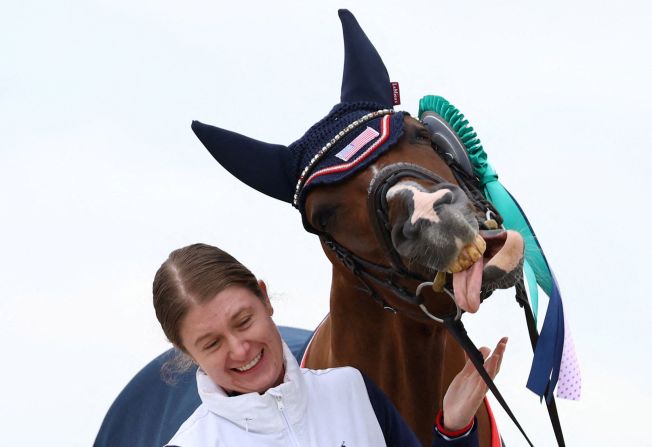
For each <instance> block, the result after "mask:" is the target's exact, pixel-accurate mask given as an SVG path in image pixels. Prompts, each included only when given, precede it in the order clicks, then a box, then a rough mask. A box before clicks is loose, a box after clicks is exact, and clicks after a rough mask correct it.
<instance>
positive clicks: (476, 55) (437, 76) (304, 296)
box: [0, 0, 652, 447]
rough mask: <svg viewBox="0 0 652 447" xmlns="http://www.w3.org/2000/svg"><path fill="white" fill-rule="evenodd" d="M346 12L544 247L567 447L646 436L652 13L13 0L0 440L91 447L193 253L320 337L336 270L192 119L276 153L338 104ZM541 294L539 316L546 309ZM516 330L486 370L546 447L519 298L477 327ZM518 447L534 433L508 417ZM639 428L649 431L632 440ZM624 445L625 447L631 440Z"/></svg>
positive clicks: (5, 60)
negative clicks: (458, 131) (180, 256)
mask: <svg viewBox="0 0 652 447" xmlns="http://www.w3.org/2000/svg"><path fill="white" fill-rule="evenodd" d="M338 7H347V8H349V9H351V11H352V12H353V13H354V14H355V15H356V17H357V18H358V20H359V21H360V23H361V25H362V26H363V28H364V29H365V31H366V32H367V34H368V35H369V36H370V38H371V40H372V42H374V44H375V46H376V48H377V49H378V50H379V52H380V54H381V56H382V57H383V59H384V61H385V64H386V66H387V68H388V71H389V73H390V77H391V79H392V80H394V81H398V82H400V85H401V96H402V105H401V106H398V108H399V109H402V110H407V111H409V112H411V113H413V114H416V111H417V104H418V99H419V98H420V97H421V96H423V95H426V94H439V95H442V96H444V97H446V98H447V99H448V100H450V101H451V102H452V103H453V104H455V105H456V106H457V107H458V108H459V109H460V110H461V111H462V112H463V113H464V114H465V115H466V117H467V118H468V119H469V120H470V122H471V124H472V125H473V126H474V128H475V130H476V131H477V132H478V135H479V137H480V138H481V140H482V142H483V144H484V147H485V149H486V151H487V152H488V154H489V157H490V162H491V163H492V165H493V166H494V167H495V168H496V169H497V171H498V173H499V174H500V178H501V181H502V182H503V184H504V185H505V186H506V187H507V188H508V189H509V190H510V191H511V192H512V193H513V194H514V195H515V196H516V197H517V199H518V200H519V202H520V203H521V205H522V206H523V208H524V209H525V211H526V213H527V215H528V217H529V219H530V221H531V222H532V223H533V225H534V228H535V230H536V232H537V234H538V235H539V238H540V240H541V242H542V245H543V247H544V249H545V251H546V254H547V256H548V259H549V260H550V262H551V265H552V267H553V269H554V271H555V273H556V276H557V278H558V280H559V282H560V285H561V288H562V294H563V296H564V302H565V308H566V314H567V318H568V321H569V324H570V326H571V328H572V330H573V335H574V337H575V344H576V348H577V351H578V355H579V358H580V362H581V366H582V370H583V375H584V396H583V399H582V401H580V402H566V401H560V402H558V406H559V412H560V416H561V421H562V425H563V427H564V430H565V434H566V438H567V443H568V445H596V446H602V445H604V446H607V445H628V444H629V445H631V444H632V443H636V445H652V441H649V439H646V440H644V441H641V438H643V437H644V436H647V432H646V430H645V428H644V427H645V426H646V425H644V424H647V423H648V421H647V417H646V416H647V415H648V414H649V410H648V406H649V402H650V398H652V386H650V382H649V377H650V374H651V373H652V368H651V366H652V361H651V359H650V355H649V352H648V351H649V350H648V349H647V345H648V343H647V339H648V337H649V333H648V331H647V330H646V329H648V328H649V327H650V324H649V323H648V318H649V315H650V310H651V305H650V300H649V299H648V295H649V292H648V290H647V289H648V287H647V285H648V283H649V279H650V273H649V270H650V267H651V263H650V261H649V256H648V255H646V254H645V253H649V252H650V250H651V249H652V244H651V243H650V238H649V236H648V234H647V232H648V231H649V228H650V221H651V218H652V213H650V210H649V205H648V202H649V199H648V197H647V194H645V193H646V192H647V186H648V185H647V181H646V180H647V179H649V175H648V172H647V170H648V169H649V166H650V165H651V162H652V156H651V155H650V151H651V149H652V144H651V143H650V137H649V136H648V129H647V126H648V122H649V121H650V119H651V118H652V93H651V89H650V85H649V83H650V79H652V59H651V58H650V57H649V56H646V54H648V53H649V48H650V42H652V31H651V29H650V23H651V22H652V20H651V19H652V7H650V5H649V3H648V2H644V1H620V2H607V1H590V2H589V1H574V2H572V1H547V2H536V3H534V2H519V1H513V0H506V1H493V2H487V1H465V2H459V1H458V2H452V1H448V2H444V1H429V2H414V1H404V2H401V3H398V2H386V1H380V0H375V1H348V2H343V3H334V2H330V1H324V2H320V3H319V4H317V5H313V4H312V3H310V4H309V3H308V2H296V3H293V2H289V1H275V2H263V1H258V0H256V1H249V2H217V1H214V2H207V1H203V0H201V1H200V0H190V1H186V2H183V3H181V2H173V1H169V0H163V1H161V0H158V1H152V0H135V1H123V0H111V1H108V0H87V1H80V0H68V1H59V2H46V1H34V0H25V1H21V2H14V3H12V4H6V5H4V7H3V8H2V14H0V29H2V32H1V33H2V39H0V55H1V56H2V64H1V67H2V68H1V69H0V213H1V214H0V215H1V218H2V219H1V221H2V224H1V228H2V231H1V232H0V247H1V248H2V251H3V253H4V256H3V257H2V258H0V272H2V276H1V281H0V296H1V297H2V298H1V299H0V337H1V339H2V340H4V341H5V343H4V348H3V351H4V355H3V358H4V361H3V362H2V364H3V366H2V368H1V369H0V391H1V396H2V398H1V399H0V433H2V440H3V443H4V444H7V445H45V444H47V445H55V446H59V445H60V446H66V447H69V446H88V445H91V444H92V442H93V440H94V438H95V435H96V433H97V430H98V428H99V425H100V423H101V421H102V418H103V417H104V414H105V413H106V411H107V409H108V408H109V406H110V405H111V402H112V401H113V399H114V398H115V397H116V395H117V394H118V393H119V391H120V390H121V389H122V388H123V387H124V385H126V383H127V382H128V381H129V379H130V378H131V377H133V375H134V374H135V373H136V372H137V371H138V370H139V369H140V368H141V367H143V366H144V365H145V364H146V363H147V362H149V361H150V360H151V359H152V358H154V357H155V356H156V355H158V354H159V353H161V352H163V351H164V350H166V349H167V348H168V344H167V343H166V341H165V338H164V336H163V333H162V331H161V330H160V327H159V326H158V323H157V321H156V318H155V316H154V311H153V308H152V305H151V282H152V279H153V275H154V272H155V271H156V269H157V268H158V266H159V265H160V264H161V262H163V260H164V259H165V258H166V256H167V254H168V253H169V252H170V251H171V250H173V249H175V248H178V247H180V246H183V245H187V244H189V243H193V242H206V243H210V244H214V245H218V246H220V247H221V248H224V249H226V250H227V251H230V252H231V253H232V254H233V255H234V256H236V257H237V258H238V259H239V260H241V261H242V262H243V263H244V264H246V265H247V266H249V267H250V268H251V269H252V270H253V271H254V272H255V273H256V274H257V275H258V276H259V277H262V278H263V279H265V280H266V281H267V282H268V284H269V288H270V289H271V292H272V293H273V295H274V297H275V298H274V301H273V303H274V305H275V309H276V313H275V317H276V321H277V323H279V324H285V325H291V326H297V327H302V328H308V329H312V328H314V327H315V326H316V324H317V323H318V322H319V321H320V320H321V318H322V317H323V316H324V314H325V313H326V312H327V309H328V293H329V284H330V275H329V264H328V262H327V260H326V258H325V256H324V255H323V254H322V252H321V249H320V247H319V244H318V241H317V239H316V237H314V236H313V235H310V234H308V233H305V232H304V230H303V228H302V226H301V220H300V217H299V215H298V213H297V212H296V211H295V210H294V209H293V208H292V207H291V206H290V205H288V204H285V203H282V202H279V201H276V200H274V199H271V198H268V197H266V196H263V195H262V194H260V193H257V192H255V191H253V190H251V189H250V188H248V187H247V186H245V185H243V184H241V183H240V182H239V181H237V180H235V179H234V178H233V177H232V176H231V175H230V174H228V173H227V172H226V171H225V170H224V169H222V168H221V167H220V166H219V165H218V164H217V163H216V162H214V160H213V159H212V157H211V156H210V155H209V154H208V152H207V151H206V150H205V149H204V148H203V146H202V145H201V144H200V143H199V141H198V140H196V138H195V136H194V134H193V133H192V131H191V130H190V122H191V120H192V119H199V120H202V121H204V122H207V123H211V124H215V125H218V126H220V127H224V128H227V129H231V130H235V131H238V132H242V133H245V134H247V135H249V136H252V137H254V138H258V139H262V140H265V141H269V142H272V143H283V144H288V143H291V142H292V141H294V140H295V139H296V138H298V137H299V136H300V135H301V134H303V132H304V131H305V130H306V129H307V128H308V126H310V125H311V124H313V123H314V122H315V121H317V120H318V119H320V118H321V117H322V116H323V115H324V114H325V113H326V112H328V110H329V109H330V108H331V106H332V105H333V104H335V103H336V102H337V101H338V98H339V88H340V80H341V72H342V62H343V52H342V39H341V28H340V23H339V20H338V18H337V13H336V11H337V8H338ZM544 310H545V306H544V307H543V309H542V313H543V312H544ZM465 321H466V324H467V327H468V328H469V331H470V334H471V337H472V338H473V339H474V340H475V341H476V343H477V344H478V345H482V344H487V345H493V344H494V343H495V342H496V341H497V340H498V338H499V337H500V336H502V335H508V336H509V337H510V343H509V345H508V350H507V353H506V359H505V362H504V365H503V368H502V370H501V373H500V376H499V378H498V380H497V384H498V386H499V387H500V388H501V390H502V391H503V393H504V394H505V396H506V398H507V400H508V402H509V403H510V405H511V406H512V408H513V410H514V411H515V413H516V414H517V416H518V417H519V418H520V419H521V421H522V422H523V424H524V426H525V428H526V430H527V431H528V433H529V434H530V437H531V438H532V439H533V440H534V442H535V444H536V445H538V446H546V445H552V444H553V442H554V441H553V439H554V438H553V434H552V429H551V428H550V425H549V422H548V420H547V415H546V413H545V409H544V407H543V406H541V405H540V404H539V402H538V399H537V397H536V396H535V395H534V394H532V393H531V392H529V391H528V390H526V389H525V382H526V379H527V374H528V371H529V365H530V361H531V351H530V348H529V341H528V339H527V331H526V327H525V322H524V320H523V316H522V311H521V309H520V308H519V307H518V306H517V305H516V304H515V302H514V299H513V292H512V291H507V292H505V293H499V294H495V295H494V296H493V297H492V298H491V299H490V300H489V301H487V302H485V303H484V304H483V306H482V308H481V309H480V312H479V313H478V314H476V315H473V316H465ZM494 410H495V412H496V413H497V417H498V418H499V425H500V428H501V431H502V432H503V434H504V437H505V440H506V442H507V444H508V445H509V446H510V447H513V446H519V445H523V444H522V442H523V441H522V440H521V438H520V437H519V435H518V433H517V432H516V431H515V429H514V428H513V427H512V426H511V423H510V422H509V421H507V419H506V417H505V416H504V413H502V410H500V409H499V408H498V407H497V405H494ZM641 427H643V428H641ZM637 441H638V442H637Z"/></svg>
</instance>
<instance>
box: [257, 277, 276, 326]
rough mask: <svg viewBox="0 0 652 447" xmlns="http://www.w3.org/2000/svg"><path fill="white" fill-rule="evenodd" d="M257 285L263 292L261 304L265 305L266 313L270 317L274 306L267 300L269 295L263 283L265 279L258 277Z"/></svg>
mask: <svg viewBox="0 0 652 447" xmlns="http://www.w3.org/2000/svg"><path fill="white" fill-rule="evenodd" d="M258 287H259V288H260V291H261V293H262V294H263V304H264V305H265V309H266V310H267V313H268V314H269V316H270V317H271V316H272V315H274V308H273V307H272V303H271V301H270V300H269V296H268V295H267V284H265V281H263V280H262V279H259V280H258Z"/></svg>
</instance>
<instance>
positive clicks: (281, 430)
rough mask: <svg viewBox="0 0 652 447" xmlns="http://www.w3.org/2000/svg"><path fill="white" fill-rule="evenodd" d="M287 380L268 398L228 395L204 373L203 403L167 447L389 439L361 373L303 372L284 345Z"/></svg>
mask: <svg viewBox="0 0 652 447" xmlns="http://www.w3.org/2000/svg"><path fill="white" fill-rule="evenodd" d="M283 351H284V357H285V378H284V381H283V383H282V384H280V385H279V386H277V387H274V388H270V389H269V390H267V391H266V392H265V394H262V395H261V394H258V393H248V394H243V395H240V396H233V397H229V396H227V395H226V393H225V392H224V391H223V390H222V389H221V388H220V387H219V386H216V385H215V384H214V383H213V381H212V380H211V379H210V378H209V377H208V376H207V375H206V374H205V373H204V372H203V371H201V370H197V388H198V390H199V396H200V398H201V401H202V403H201V405H200V406H199V407H198V408H197V410H195V412H194V413H193V414H192V415H191V416H190V417H189V418H188V419H187V420H186V421H185V422H184V423H183V425H182V426H181V427H180V428H179V430H178V431H177V433H176V434H175V435H174V437H173V438H172V439H171V440H170V442H169V443H168V444H166V446H179V447H200V446H201V447H218V446H231V447H235V446H238V447H239V446H270V447H271V446H284V447H285V446H292V447H304V446H306V447H307V446H311V447H313V446H315V447H316V446H324V447H342V446H345V447H349V446H351V447H353V446H355V447H365V446H368V447H378V446H384V445H385V439H384V437H383V433H382V430H381V427H380V425H379V423H378V419H377V418H376V415H375V413H374V410H373V408H372V405H371V403H370V401H369V396H368V394H367V389H366V387H365V383H364V380H363V378H362V376H361V374H360V372H359V371H358V370H356V369H354V368H349V367H344V368H333V369H325V370H310V369H301V368H299V366H298V365H297V362H296V360H295V359H294V356H293V355H292V353H291V352H290V349H289V348H288V347H287V346H286V345H285V343H283Z"/></svg>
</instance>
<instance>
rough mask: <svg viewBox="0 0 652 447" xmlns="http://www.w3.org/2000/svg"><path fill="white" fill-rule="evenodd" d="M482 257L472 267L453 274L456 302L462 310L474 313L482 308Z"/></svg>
mask: <svg viewBox="0 0 652 447" xmlns="http://www.w3.org/2000/svg"><path fill="white" fill-rule="evenodd" d="M483 268H484V262H483V260H482V257H481V258H480V259H479V260H478V261H477V262H475V264H473V265H472V266H471V267H469V268H468V269H466V270H462V271H461V272H457V273H453V291H454V292H455V302H456V303H457V305H458V306H459V307H460V309H462V310H465V311H467V312H471V313H474V312H476V311H477V310H478V309H479V308H480V288H481V287H482V269H483Z"/></svg>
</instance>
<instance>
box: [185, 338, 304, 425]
mask: <svg viewBox="0 0 652 447" xmlns="http://www.w3.org/2000/svg"><path fill="white" fill-rule="evenodd" d="M283 357H284V363H285V376H284V378H283V383H282V384H280V385H278V386H276V387H274V388H270V389H269V390H267V391H266V392H265V393H264V394H258V393H247V394H241V395H239V396H233V397H229V396H228V395H227V394H226V392H225V391H224V390H223V389H222V388H220V387H219V386H217V385H216V384H215V383H213V381H212V380H211V379H210V378H209V377H208V375H207V374H206V373H205V372H204V371H202V370H201V369H197V390H198V391H199V397H200V398H201V401H202V403H203V404H204V405H205V406H206V408H207V409H208V410H209V411H210V412H212V413H214V414H216V415H218V416H220V417H223V418H224V419H227V420H229V421H230V422H232V423H234V424H236V425H237V426H239V427H240V428H242V429H243V430H246V431H252V432H258V433H272V432H278V431H282V430H284V429H285V421H284V420H283V414H282V413H281V411H280V409H279V402H281V403H282V407H283V413H285V416H286V418H287V419H288V422H289V423H290V424H296V423H297V422H299V420H301V418H302V417H303V415H304V413H305V411H306V404H307V396H306V389H305V388H306V385H305V383H304V379H303V375H302V374H301V370H300V368H299V365H298V364H297V362H296V360H295V358H294V355H292V352H291V351H290V348H288V346H287V345H286V344H285V342H283Z"/></svg>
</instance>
